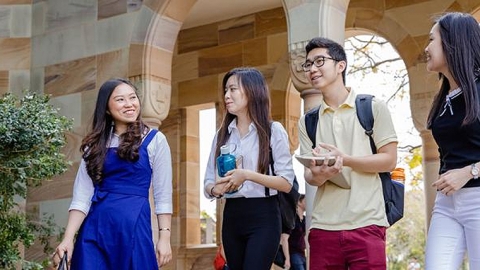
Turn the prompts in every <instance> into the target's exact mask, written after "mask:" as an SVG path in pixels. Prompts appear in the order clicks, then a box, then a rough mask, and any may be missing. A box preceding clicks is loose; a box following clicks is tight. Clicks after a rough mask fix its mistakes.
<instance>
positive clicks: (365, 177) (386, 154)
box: [298, 37, 397, 270]
mask: <svg viewBox="0 0 480 270" xmlns="http://www.w3.org/2000/svg"><path fill="white" fill-rule="evenodd" d="M305 49H306V53H307V55H306V59H305V63H304V64H303V65H302V67H303V69H304V71H305V75H306V77H307V78H308V80H309V81H310V83H311V85H312V86H313V88H315V89H318V90H319V91H320V92H321V93H322V95H321V100H320V102H319V103H320V104H321V106H320V110H319V111H318V128H317V132H316V141H317V142H320V143H319V144H318V145H315V146H314V149H313V150H312V141H311V140H310V138H309V137H308V135H307V131H306V126H305V116H302V117H301V118H300V120H299V122H298V127H299V141H300V153H301V154H302V155H314V156H324V157H330V156H334V157H336V161H335V164H333V165H332V166H328V164H327V163H326V162H325V163H324V164H323V165H321V166H316V165H315V161H314V160H312V161H311V162H310V166H307V167H305V174H304V177H305V181H307V182H308V183H309V184H310V185H312V186H316V187H318V188H317V190H316V193H315V199H314V202H313V211H312V222H311V228H310V232H309V235H308V241H309V247H310V252H309V260H310V264H309V265H310V269H311V270H326V269H336V270H340V269H345V270H346V269H369V270H385V269H386V254H385V239H386V228H387V227H388V226H389V224H388V221H387V217H386V212H385V202H384V199H383V191H382V182H381V180H380V177H379V175H378V172H388V171H391V170H393V169H394V168H395V165H396V163H397V136H396V133H395V129H394V126H393V122H392V119H391V116H390V112H389V110H388V107H387V105H386V103H385V102H384V101H382V100H380V99H377V98H373V100H372V112H373V116H374V120H375V121H374V126H373V130H374V133H373V139H374V142H375V145H376V147H377V149H378V152H377V153H376V154H372V149H371V147H370V143H369V139H368V136H367V135H366V134H365V131H364V129H363V128H362V126H361V125H360V122H359V120H358V117H357V115H356V107H355V99H356V96H357V95H356V93H355V92H354V91H353V90H352V89H350V88H347V87H346V86H345V74H346V67H347V58H346V54H345V50H344V49H343V47H342V46H341V45H340V44H338V43H336V42H334V41H332V40H330V39H326V38H321V37H319V38H313V39H312V40H310V41H309V42H308V44H307V45H306V48H305ZM340 178H342V179H341V180H342V181H343V182H345V183H347V184H348V185H345V186H344V187H340V186H339V185H337V184H336V182H335V181H337V180H338V181H339V179H340ZM337 183H339V182H337ZM344 240H348V241H344Z"/></svg>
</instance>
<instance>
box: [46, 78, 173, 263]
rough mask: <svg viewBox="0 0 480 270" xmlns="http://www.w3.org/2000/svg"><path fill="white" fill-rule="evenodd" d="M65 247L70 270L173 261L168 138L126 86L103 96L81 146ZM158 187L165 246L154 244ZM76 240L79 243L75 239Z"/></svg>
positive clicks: (107, 86) (119, 82) (107, 87)
mask: <svg viewBox="0 0 480 270" xmlns="http://www.w3.org/2000/svg"><path fill="white" fill-rule="evenodd" d="M80 150H81V151H82V152H83V155H82V162H81V164H80V167H79V169H78V173H77V177H76V179H75V183H74V188H73V199H72V203H71V205H70V208H69V215H68V223H67V227H66V230H65V236H64V239H63V241H62V242H61V243H60V244H59V245H58V247H57V248H56V251H55V254H54V257H53V259H54V263H56V264H58V262H59V260H60V258H61V257H62V256H63V255H64V253H65V252H67V254H68V260H69V261H70V258H71V268H70V269H71V270H95V269H98V270H100V269H102V270H105V269H107V270H119V269H120V270H121V269H124V270H132V269H142V270H144V269H149V270H150V269H151V270H153V269H155V270H157V269H158V266H162V265H164V264H166V263H168V262H169V261H170V260H171V258H172V251H171V246H170V226H171V213H172V165H171V156H170V148H169V146H168V143H167V140H166V138H165V136H164V135H163V134H162V133H161V132H160V131H157V130H154V129H151V128H149V127H148V126H147V125H146V124H145V123H144V122H143V121H142V119H141V105H140V101H139V99H138V95H137V91H136V88H135V86H134V85H133V84H131V83H130V82H129V81H127V80H124V79H112V80H109V81H107V82H105V83H104V84H103V85H102V86H101V88H100V90H99V93H98V97H97V103H96V107H95V112H94V117H93V123H92V130H91V131H90V132H89V133H88V134H87V135H86V137H85V138H84V139H83V141H82V144H81V147H80ZM151 184H153V194H154V201H155V213H156V214H157V221H158V227H159V230H160V232H159V239H158V242H157V244H156V250H155V248H154V244H153V240H152V230H151V219H150V203H149V200H148V192H149V188H150V185H151ZM77 231H78V236H77V237H76V239H75V243H74V238H75V234H76V233H77Z"/></svg>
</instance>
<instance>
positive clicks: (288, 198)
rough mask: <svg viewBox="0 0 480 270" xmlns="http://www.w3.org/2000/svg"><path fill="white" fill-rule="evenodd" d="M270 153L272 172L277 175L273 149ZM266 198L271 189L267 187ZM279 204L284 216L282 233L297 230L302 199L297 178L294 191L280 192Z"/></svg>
mask: <svg viewBox="0 0 480 270" xmlns="http://www.w3.org/2000/svg"><path fill="white" fill-rule="evenodd" d="M269 151H270V153H269V155H270V171H271V173H272V175H275V172H274V170H273V164H274V160H273V154H272V147H270V149H269ZM265 196H266V197H268V196H270V189H269V188H267V187H265ZM277 197H278V204H279V208H280V214H281V216H282V232H285V231H286V230H288V231H290V230H293V228H295V218H296V216H297V203H298V198H300V193H299V192H298V181H297V177H296V176H295V177H294V178H293V184H292V189H290V192H288V193H287V192H282V191H278V195H277Z"/></svg>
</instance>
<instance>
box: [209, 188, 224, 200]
mask: <svg viewBox="0 0 480 270" xmlns="http://www.w3.org/2000/svg"><path fill="white" fill-rule="evenodd" d="M214 188H215V185H213V186H212V188H211V189H210V195H211V196H212V197H214V198H217V199H220V198H222V197H223V196H222V195H218V196H215V195H214V194H213V189H214Z"/></svg>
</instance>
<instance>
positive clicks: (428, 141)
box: [420, 131, 440, 232]
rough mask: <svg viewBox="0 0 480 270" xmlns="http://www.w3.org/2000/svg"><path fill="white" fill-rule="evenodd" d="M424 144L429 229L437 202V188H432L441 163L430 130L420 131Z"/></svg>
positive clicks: (424, 181) (424, 177) (425, 189)
mask: <svg viewBox="0 0 480 270" xmlns="http://www.w3.org/2000/svg"><path fill="white" fill-rule="evenodd" d="M420 136H421V137H422V145H423V152H422V156H423V183H424V192H425V217H426V219H425V220H426V224H425V225H426V228H425V232H427V231H428V227H429V224H430V218H431V217H432V209H433V205H434V203H435V197H436V194H437V192H436V190H435V189H434V188H432V183H433V182H435V181H436V180H437V179H438V170H439V168H440V163H439V159H438V150H437V148H438V146H437V144H436V143H435V140H434V139H433V136H432V133H431V132H429V131H423V132H420Z"/></svg>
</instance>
